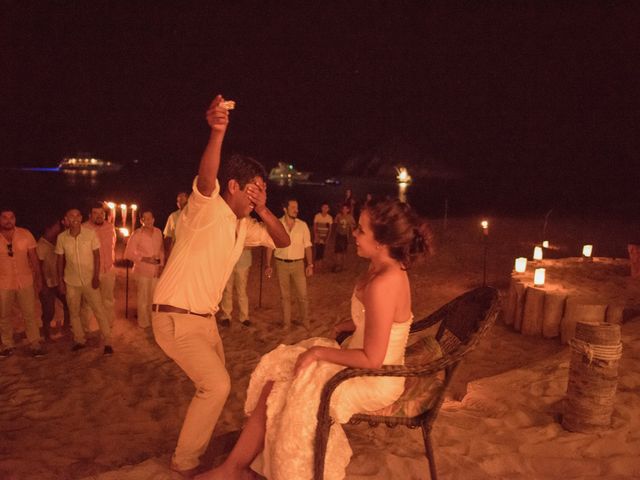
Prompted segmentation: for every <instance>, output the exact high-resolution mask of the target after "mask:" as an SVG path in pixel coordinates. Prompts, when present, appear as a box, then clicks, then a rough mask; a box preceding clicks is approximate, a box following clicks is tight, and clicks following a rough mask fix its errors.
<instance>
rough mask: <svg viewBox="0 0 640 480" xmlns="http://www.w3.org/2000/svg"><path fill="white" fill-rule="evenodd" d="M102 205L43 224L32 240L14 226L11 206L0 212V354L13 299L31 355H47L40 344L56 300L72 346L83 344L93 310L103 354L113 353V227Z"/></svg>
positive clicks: (8, 343) (8, 346) (5, 352)
mask: <svg viewBox="0 0 640 480" xmlns="http://www.w3.org/2000/svg"><path fill="white" fill-rule="evenodd" d="M105 215H106V214H105V210H104V209H103V208H102V206H96V207H95V208H92V209H91V212H90V215H89V220H88V221H87V222H85V223H82V213H81V212H80V210H78V209H75V208H73V209H70V210H68V211H67V212H66V213H65V215H64V217H63V219H62V220H56V221H55V222H53V223H52V224H50V225H48V226H47V227H46V228H45V229H44V232H43V235H42V236H41V237H40V238H39V239H38V241H37V242H36V241H35V238H34V236H33V235H32V234H31V232H29V231H28V230H27V229H25V228H21V227H18V226H16V216H15V212H14V211H13V209H11V208H4V209H2V211H0V238H1V240H0V242H2V244H3V247H4V248H1V249H0V250H1V251H0V330H1V332H2V344H1V346H0V358H6V357H9V356H11V355H12V354H13V349H14V346H15V343H14V338H13V336H14V335H13V334H14V330H13V324H12V308H13V306H14V305H15V304H16V303H17V305H18V307H19V309H20V311H21V313H22V317H23V320H24V324H25V332H26V336H27V341H28V343H29V346H30V352H31V354H32V355H33V356H35V357H39V356H43V355H45V354H46V351H45V350H44V348H43V346H42V341H43V336H44V340H48V339H49V338H50V337H51V322H52V320H53V318H54V314H55V300H56V298H57V299H59V300H60V301H61V303H62V305H63V309H64V325H60V326H59V327H61V328H62V329H63V330H69V328H70V329H71V331H72V334H73V340H74V344H73V346H72V350H73V351H77V350H80V349H82V348H84V347H85V346H86V336H85V331H86V329H87V328H88V326H89V323H90V317H91V314H92V313H93V315H95V317H96V320H97V322H98V325H99V327H100V332H101V334H102V337H103V343H104V349H103V353H104V354H105V355H111V354H113V347H112V346H111V326H112V324H113V319H114V315H115V313H114V304H115V301H114V286H115V270H114V268H113V264H114V253H115V242H116V233H115V228H114V227H113V225H112V224H111V223H109V222H106V221H105ZM36 295H37V296H38V297H39V300H40V304H41V308H42V335H43V336H42V335H41V333H40V329H39V326H38V322H37V320H36V316H35V312H36V308H35V307H36V303H35V302H36Z"/></svg>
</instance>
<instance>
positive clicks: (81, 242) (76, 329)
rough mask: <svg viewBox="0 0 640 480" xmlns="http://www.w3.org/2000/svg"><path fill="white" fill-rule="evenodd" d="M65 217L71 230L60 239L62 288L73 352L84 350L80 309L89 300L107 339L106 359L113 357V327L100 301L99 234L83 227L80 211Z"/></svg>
mask: <svg viewBox="0 0 640 480" xmlns="http://www.w3.org/2000/svg"><path fill="white" fill-rule="evenodd" d="M65 217H66V218H67V222H68V223H69V229H68V230H65V231H64V232H62V233H61V234H60V235H58V239H57V241H56V249H55V252H56V255H58V263H57V267H58V268H57V270H58V288H59V290H60V293H62V294H63V295H66V299H67V306H68V307H69V315H70V317H71V329H72V331H73V340H74V342H75V343H74V345H73V347H72V351H74V352H75V351H78V350H80V349H82V348H84V347H85V346H86V345H85V335H84V328H83V325H82V321H81V320H80V305H81V302H82V300H83V299H84V300H86V301H87V303H88V304H89V306H90V307H91V310H93V313H94V315H95V316H96V319H97V320H98V325H99V327H100V331H101V332H102V336H103V338H104V351H103V353H104V355H112V354H113V348H112V347H111V326H110V325H109V320H108V319H107V316H106V314H105V311H104V307H103V305H102V298H101V297H100V290H99V289H100V240H98V236H97V235H96V232H95V231H94V230H92V229H90V228H86V227H84V226H83V225H82V214H81V213H80V210H77V209H75V208H72V209H71V210H69V211H67V213H66V215H65Z"/></svg>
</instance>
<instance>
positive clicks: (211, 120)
mask: <svg viewBox="0 0 640 480" xmlns="http://www.w3.org/2000/svg"><path fill="white" fill-rule="evenodd" d="M221 102H224V98H222V95H217V96H216V98H214V99H213V102H211V105H209V109H208V110H207V123H208V124H209V126H210V127H211V135H210V137H209V143H208V144H207V147H206V148H205V149H204V153H203V154H202V158H201V159H200V167H199V169H198V184H197V186H198V190H199V191H200V193H201V194H203V195H206V196H210V195H211V194H212V193H213V190H214V189H215V187H216V177H217V176H218V169H219V168H220V152H221V151H222V140H223V139H224V134H225V132H226V131H227V125H228V124H229V111H228V110H227V109H226V108H224V107H222V106H221V105H220V103H221Z"/></svg>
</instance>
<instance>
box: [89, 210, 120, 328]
mask: <svg viewBox="0 0 640 480" xmlns="http://www.w3.org/2000/svg"><path fill="white" fill-rule="evenodd" d="M82 226H83V227H85V228H89V229H91V230H93V231H95V232H96V235H97V237H98V240H100V290H99V291H100V298H101V299H102V306H103V307H104V313H105V315H106V316H107V320H108V321H109V326H111V327H113V320H114V319H115V303H116V302H115V298H114V296H113V291H114V289H115V285H116V269H115V268H113V262H114V260H115V256H116V253H115V252H116V228H115V226H114V225H113V223H110V222H107V221H106V211H105V209H104V207H103V205H102V204H98V205H95V206H94V207H92V208H91V212H90V215H89V220H88V221H86V222H85V223H83V224H82ZM81 318H82V325H83V326H84V327H85V329H86V328H88V326H89V320H90V318H91V310H90V308H89V304H88V303H87V301H86V300H83V302H82V311H81Z"/></svg>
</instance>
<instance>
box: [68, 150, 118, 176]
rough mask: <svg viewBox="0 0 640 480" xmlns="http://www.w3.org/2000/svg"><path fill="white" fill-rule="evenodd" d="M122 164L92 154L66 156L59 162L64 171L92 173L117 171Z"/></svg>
mask: <svg viewBox="0 0 640 480" xmlns="http://www.w3.org/2000/svg"><path fill="white" fill-rule="evenodd" d="M121 168H122V165H120V164H119V163H116V162H110V161H107V160H101V159H99V158H95V157H92V156H80V155H79V156H77V157H66V158H64V159H63V160H62V161H61V162H60V163H59V164H58V169H59V170H60V171H63V172H78V173H80V174H81V175H82V174H85V175H86V174H92V173H93V172H95V173H101V172H117V171H118V170H120V169H121Z"/></svg>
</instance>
